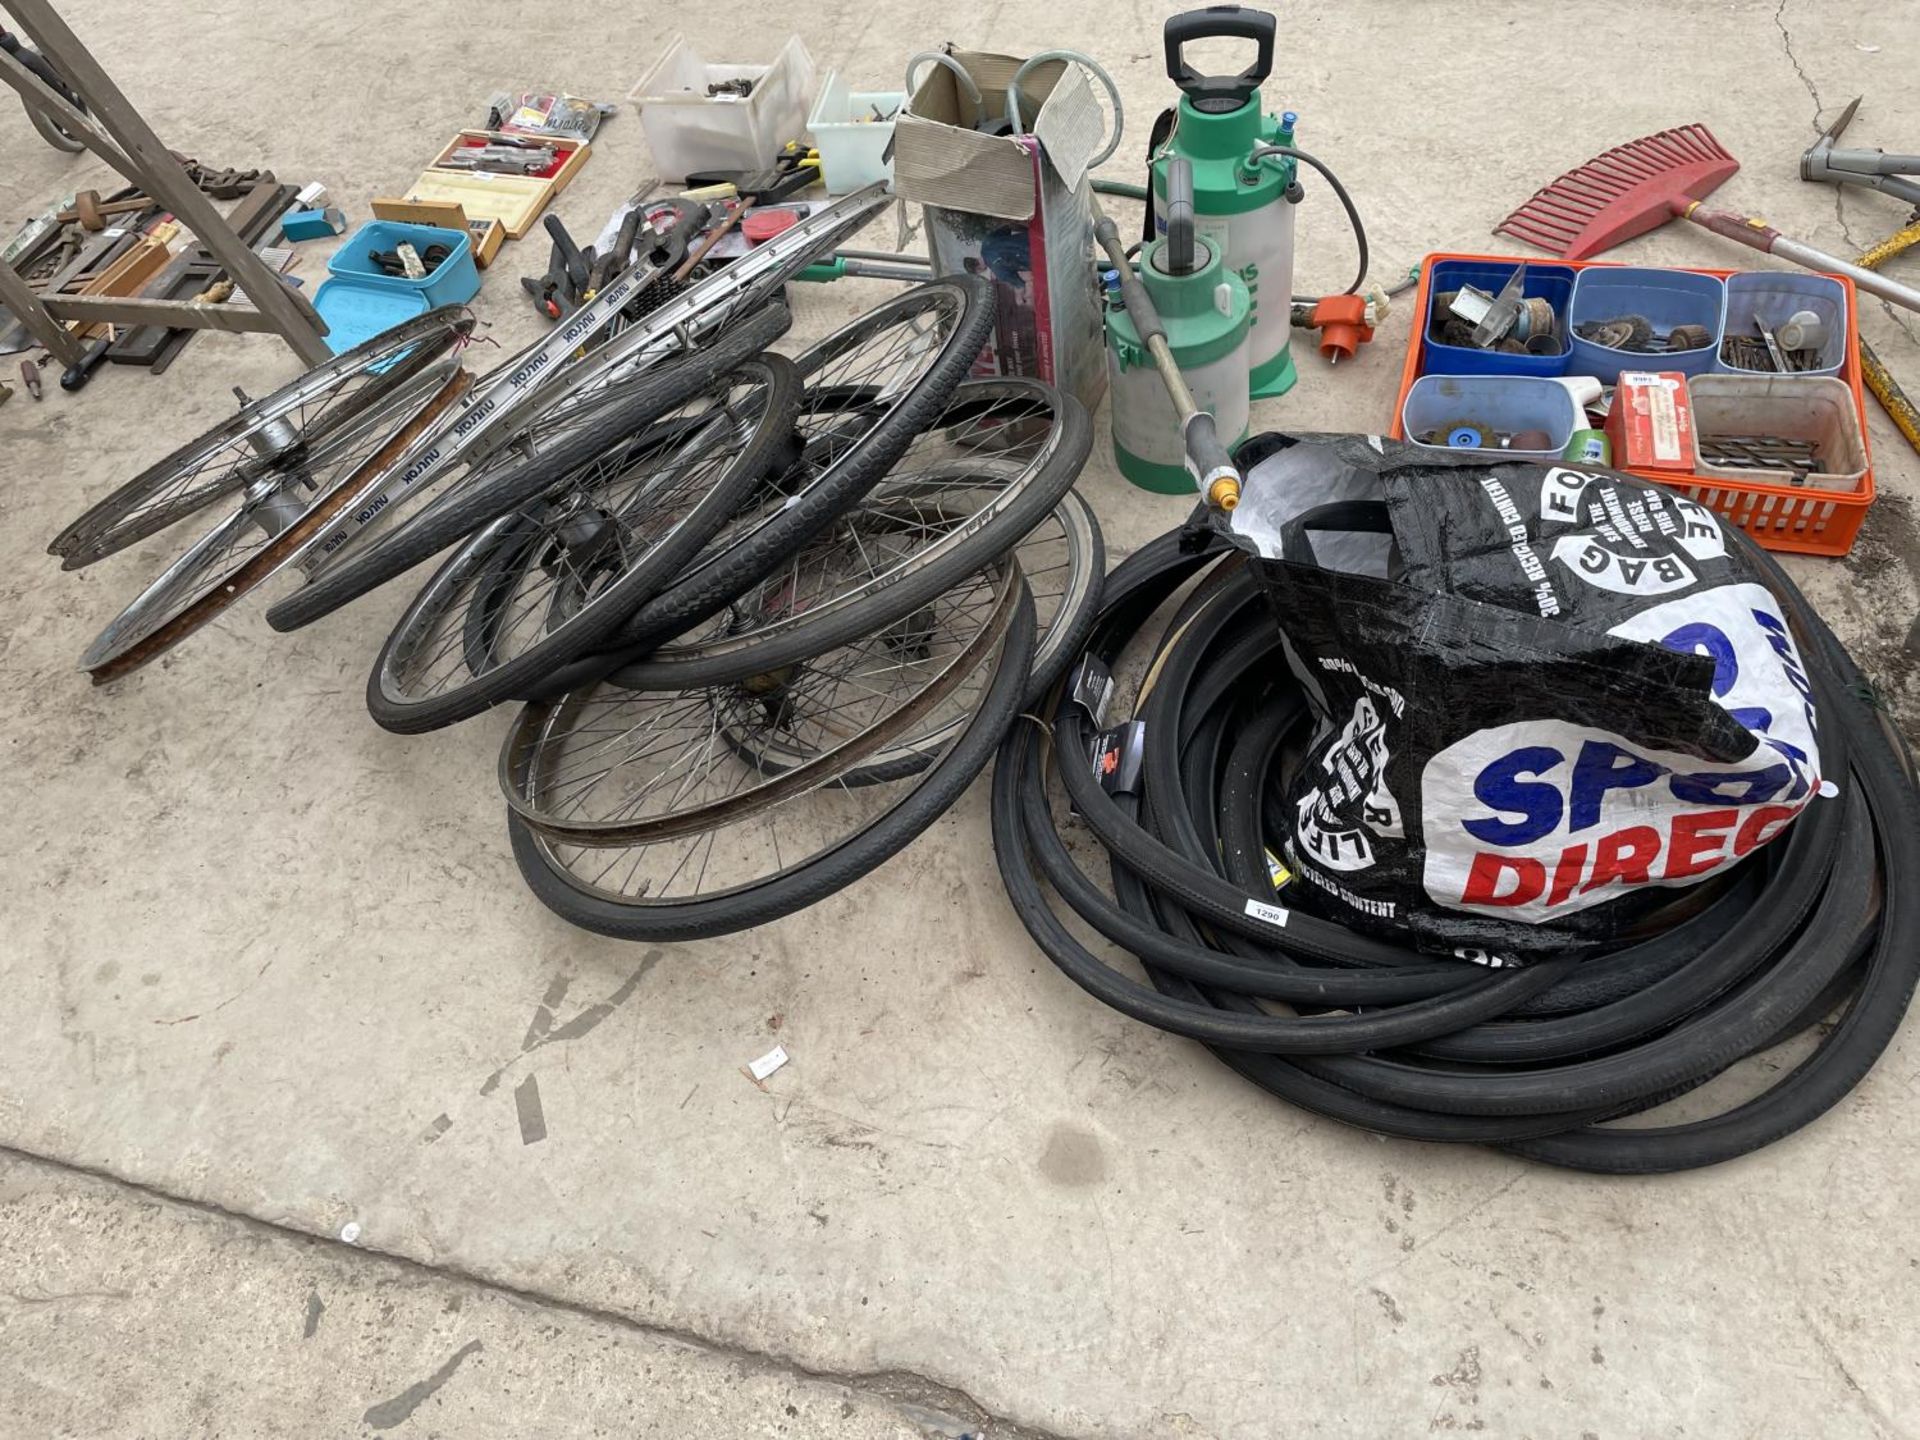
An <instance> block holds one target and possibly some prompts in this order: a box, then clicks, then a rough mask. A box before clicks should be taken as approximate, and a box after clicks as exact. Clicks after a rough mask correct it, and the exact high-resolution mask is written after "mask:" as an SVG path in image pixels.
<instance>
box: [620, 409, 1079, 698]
mask: <svg viewBox="0 0 1920 1440" xmlns="http://www.w3.org/2000/svg"><path fill="white" fill-rule="evenodd" d="M1092 443H1093V427H1092V425H1091V423H1090V422H1089V421H1088V419H1087V413H1086V411H1085V409H1084V408H1082V407H1081V405H1080V404H1079V402H1078V401H1076V400H1074V399H1072V398H1071V397H1070V396H1064V395H1062V394H1060V393H1059V392H1058V391H1056V390H1054V389H1053V387H1051V386H1049V385H1044V384H1041V383H1040V382H1039V381H1037V380H1019V379H1012V380H969V381H966V382H964V383H962V384H961V385H960V387H959V388H958V389H956V390H955V391H954V392H953V397H952V398H951V399H950V400H949V401H948V402H947V406H946V409H945V411H944V412H943V413H942V415H941V417H940V419H939V421H938V422H937V423H936V425H935V426H934V427H933V428H932V429H930V430H927V431H924V432H923V433H921V434H920V435H919V436H917V437H915V438H914V440H913V441H912V442H911V443H910V444H909V445H908V447H907V450H906V453H905V454H903V455H902V456H901V457H900V459H899V460H897V461H896V462H895V463H894V465H893V467H892V468H891V469H890V470H889V471H888V472H887V474H886V476H885V477H884V478H883V479H882V480H881V481H880V482H879V483H878V484H877V485H875V486H874V488H873V489H872V490H870V491H869V492H868V493H867V495H866V496H865V497H864V498H863V499H862V500H860V501H859V502H858V503H857V504H855V505H854V506H853V507H852V508H851V509H849V510H847V511H845V512H844V513H843V514H841V515H840V516H839V517H838V518H836V519H835V520H834V521H833V522H832V523H831V524H830V525H828V527H827V528H826V529H824V530H822V531H821V532H820V533H819V534H818V535H817V536H815V537H814V538H813V539H812V540H811V541H809V542H808V543H807V544H806V545H804V546H802V547H800V548H799V549H797V550H795V551H793V552H791V553H790V554H789V555H788V556H787V557H785V559H784V560H783V561H782V562H781V563H780V564H778V565H777V566H776V567H775V568H774V569H773V570H772V571H771V572H770V573H769V574H768V575H766V576H765V577H764V578H762V579H761V580H759V581H757V582H755V583H754V584H753V585H751V586H749V587H748V588H747V589H746V590H744V591H743V592H741V594H740V595H738V596H737V597H735V598H734V599H733V600H731V601H729V602H728V603H727V605H726V606H725V607H724V608H723V609H721V610H718V611H716V612H715V613H714V614H713V615H712V616H710V617H708V618H707V619H706V620H705V621H703V622H701V623H700V624H698V625H696V626H694V627H693V628H692V629H691V630H689V631H687V632H685V633H683V634H682V635H680V636H678V637H676V638H675V639H673V640H670V641H668V642H667V643H665V644H664V645H662V646H660V647H659V648H658V649H657V650H655V651H654V652H653V653H652V654H651V655H648V656H647V657H646V658H645V659H643V660H640V661H637V662H635V663H634V664H631V665H626V666H623V667H621V669H619V670H617V671H615V672H614V673H613V675H612V676H611V677H610V678H612V679H613V680H614V681H615V682H616V683H618V684H621V685H626V686H630V687H632V688H634V689H642V690H646V689H669V690H677V689H684V688H687V687H689V686H693V685H715V684H723V683H725V682H727V681H731V680H740V679H744V678H745V677H747V676H749V675H752V674H755V673H757V672H760V671H764V670H768V669H772V668H774V667H777V666H780V665H785V664H789V663H791V662H793V661H796V660H804V659H806V658H807V657H808V656H810V655H817V654H819V653H821V652H822V651H825V650H829V649H832V648H833V647H834V646H837V645H842V644H846V643H847V642H848V641H850V640H852V639H854V638H855V637H857V636H860V635H862V634H866V633H868V632H870V631H872V630H875V629H878V628H879V627H881V626H884V625H888V624H891V623H892V622H894V621H895V620H898V619H899V618H901V617H902V616H904V615H908V614H910V613H912V612H913V611H914V610H917V609H919V608H920V607H921V606H923V605H925V604H927V603H928V602H929V601H930V600H932V599H933V598H934V597H936V596H938V595H940V594H941V593H942V592H943V591H945V590H947V589H948V588H949V587H951V586H952V585H954V584H955V583H956V582H958V581H959V580H960V579H962V578H964V577H965V576H967V575H969V574H972V573H973V572H975V571H977V570H979V569H980V568H981V567H982V566H984V565H987V564H990V563H991V562H992V561H993V560H994V559H996V558H997V557H998V556H1000V555H1002V554H1004V553H1006V551H1007V550H1009V549H1010V548H1012V547H1013V546H1014V545H1015V544H1017V543H1019V541H1020V540H1021V539H1022V538H1023V537H1024V536H1025V535H1026V534H1027V532H1028V531H1030V530H1032V529H1033V528H1034V526H1035V525H1036V524H1037V523H1039V522H1040V521H1041V520H1042V519H1043V518H1044V517H1045V516H1047V514H1048V513H1049V512H1050V511H1051V510H1052V509H1053V507H1054V506H1055V505H1056V504H1057V503H1058V502H1059V501H1060V499H1061V497H1062V496H1064V495H1065V494H1066V493H1067V490H1068V488H1069V487H1070V486H1071V485H1072V484H1073V481H1074V479H1075V477H1076V476H1077V475H1078V474H1079V473H1080V467H1081V466H1082V465H1083V464H1085V462H1086V458H1087V453H1088V451H1089V450H1090V449H1091V448H1092Z"/></svg>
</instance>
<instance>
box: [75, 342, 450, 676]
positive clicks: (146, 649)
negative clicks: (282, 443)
mask: <svg viewBox="0 0 1920 1440" xmlns="http://www.w3.org/2000/svg"><path fill="white" fill-rule="evenodd" d="M469 379H470V377H469V376H468V374H467V372H466V371H464V370H462V369H460V368H459V362H458V361H456V360H453V359H447V360H443V361H441V362H440V363H439V364H438V365H436V366H433V367H431V368H429V369H427V370H424V371H421V372H420V373H419V374H417V375H414V376H413V377H412V378H411V380H410V382H409V383H408V384H406V385H404V386H402V387H401V388H400V389H398V390H395V391H393V392H391V393H389V394H387V395H386V396H384V397H383V399H382V401H381V403H380V404H378V405H376V406H373V407H371V408H368V409H365V410H363V411H362V412H361V413H360V414H359V415H358V416H357V417H356V418H355V420H354V421H352V422H350V423H349V424H347V425H345V426H343V427H342V428H341V429H339V430H337V431H335V432H333V434H332V435H331V436H330V437H329V440H328V442H327V443H326V444H324V445H319V446H315V447H313V448H311V449H310V450H309V451H308V452H307V457H306V460H305V461H304V463H300V464H294V465H278V466H275V467H273V468H272V469H270V470H269V471H267V472H266V473H264V474H262V475H259V476H257V477H255V478H254V479H253V480H252V481H251V482H250V483H249V484H248V486H247V488H246V490H245V491H244V492H243V493H242V494H241V495H240V496H239V503H238V504H237V505H236V506H235V507H234V508H233V509H231V510H229V511H228V512H227V514H226V515H225V516H224V517H223V518H222V519H221V520H219V521H218V522H217V523H216V524H214V526H213V527H212V528H211V529H209V530H208V531H207V532H206V533H205V534H203V535H202V536H201V537H200V538H199V539H198V540H196V541H195V542H194V543H193V544H192V545H190V546H188V547H187V549H186V550H185V551H184V552H182V553H181V555H180V556H179V558H178V559H176V560H175V561H174V562H173V563H172V564H171V565H169V566H168V567H167V569H166V570H165V571H164V572H163V573H162V574H161V576H160V578H159V579H157V580H155V581H154V582H153V583H152V584H151V585H149V586H148V587H147V588H146V589H145V590H143V591H142V592H141V593H140V595H139V596H138V597H137V598H136V599H135V600H134V601H133V603H132V604H130V605H128V606H127V608H126V609H124V610H122V611H121V612H120V614H119V615H118V616H117V617H115V618H114V620H112V621H111V622H110V623H109V624H108V625H107V627H106V628H105V629H104V630H102V631H101V632H100V634H99V635H98V636H97V637H95V639H94V641H93V643H92V644H91V645H90V646H88V647H87V651H86V653H85V654H84V655H83V656H82V657H81V660H80V665H81V668H82V669H83V670H86V671H87V672H88V673H89V674H91V675H92V677H93V682H94V684H96V685H102V684H105V683H106V682H108V681H110V680H117V679H119V678H120V677H121V676H123V675H126V674H129V673H131V672H132V671H134V670H137V669H139V668H140V667H141V666H143V665H146V664H148V663H149V662H150V661H152V660H154V659H156V658H157V657H159V656H160V655H162V654H164V653H165V652H166V651H168V650H170V649H172V648H173V647H174V646H175V645H177V644H179V643H180V642H181V641H182V640H184V639H186V637H187V636H189V635H191V634H193V633H194V631H196V630H198V629H200V628H201V627H202V626H203V625H205V624H206V623H207V622H208V621H210V620H212V619H213V618H214V617H215V616H217V615H219V614H220V613H221V612H222V611H224V610H226V609H228V608H229V607H230V606H232V605H233V604H234V602H236V601H237V600H239V599H240V598H241V597H242V596H244V595H247V594H249V593H250V592H252V591H253V590H254V589H256V588H257V587H258V586H259V585H260V584H261V583H263V582H264V581H265V580H266V579H267V578H268V577H269V576H271V575H273V574H274V573H275V572H277V571H278V570H279V569H280V568H281V567H282V566H284V565H285V564H287V563H288V561H289V560H290V559H291V558H292V557H293V556H294V555H295V554H297V553H298V552H299V551H300V549H301V548H302V547H303V546H305V545H306V544H307V543H309V542H310V541H311V540H312V539H313V537H314V536H315V535H317V534H319V533H321V531H323V530H324V529H325V527H326V526H327V525H328V524H329V523H330V522H331V521H332V519H333V517H334V516H336V515H338V514H339V513H340V511H341V510H343V509H345V508H346V507H347V506H348V505H350V504H351V503H352V502H353V500H354V498H355V497H356V496H357V495H359V494H360V493H361V489H362V487H363V485H364V484H366V483H367V482H368V480H369V478H370V477H377V476H378V475H380V474H381V473H382V472H383V471H384V470H385V469H386V467H387V466H389V465H391V464H392V463H393V461H394V460H396V459H397V458H398V457H399V456H400V455H402V454H404V453H405V451H406V448H407V446H409V445H410V444H412V443H413V442H414V441H415V440H416V439H418V438H419V437H420V435H421V434H423V433H425V432H426V431H427V430H429V429H431V428H432V426H433V425H434V424H435V423H436V422H437V421H438V420H439V418H440V417H441V416H442V415H444V414H445V413H446V412H447V411H448V410H450V409H451V408H452V407H453V405H454V404H455V403H456V402H457V401H458V400H459V398H460V393H461V391H462V390H463V389H465V387H466V385H467V384H468V382H469ZM396 427H397V428H396Z"/></svg>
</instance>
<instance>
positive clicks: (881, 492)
mask: <svg viewBox="0 0 1920 1440" xmlns="http://www.w3.org/2000/svg"><path fill="white" fill-rule="evenodd" d="M1050 388H1051V387H1047V386H1042V385H1040V384H1039V383H1038V382H1037V381H1020V380H1013V381H1005V380H993V381H973V380H969V381H965V382H963V383H962V384H961V385H960V386H959V388H957V389H956V390H955V391H954V392H953V398H952V400H951V401H950V402H949V408H951V407H953V406H964V405H967V404H968V403H970V402H971V401H972V400H975V399H988V400H994V399H998V398H1000V397H1003V396H1013V397H1017V398H1018V399H1020V400H1024V401H1028V402H1033V403H1042V402H1044V403H1049V404H1051V405H1052V406H1053V407H1054V419H1053V421H1052V423H1051V433H1050V434H1049V436H1048V439H1047V445H1046V449H1045V452H1044V454H1042V455H1040V456H1037V457H1036V458H1035V460H1034V462H1033V464H1032V467H1031V470H1030V472H1029V473H1027V474H1025V475H1023V476H1022V477H1020V484H1019V488H1018V489H1017V490H1016V491H1015V492H1014V493H1012V494H1011V495H1007V496H1005V497H1004V499H1002V498H1001V497H996V502H997V503H996V508H994V509H993V510H992V511H991V513H989V512H988V511H987V510H986V509H984V508H983V509H982V510H981V511H980V512H978V515H984V516H985V519H984V520H983V521H981V522H980V523H978V524H977V528H976V527H975V525H974V521H975V519H976V518H977V516H976V517H969V518H968V520H967V521H965V522H963V526H962V527H960V528H958V529H957V530H956V532H955V533H954V534H950V535H948V536H945V537H943V539H942V542H941V544H940V545H939V547H938V548H937V549H936V550H935V553H933V554H932V555H930V556H926V557H921V556H914V557H911V558H910V559H908V560H905V561H903V562H902V563H901V564H900V565H898V566H897V567H895V568H894V569H893V570H891V571H888V572H886V573H884V574H881V575H878V576H873V577H870V578H871V584H870V589H869V591H868V593H863V594H858V595H856V596H854V597H853V598H851V599H850V600H848V601H847V602H846V603H839V602H838V601H835V602H834V603H833V604H832V606H831V608H830V609H825V610H821V611H816V612H814V613H812V614H810V615H803V616H800V617H797V618H796V619H794V620H792V621H788V622H784V623H781V624H780V625H778V626H777V627H775V628H774V629H773V630H772V631H771V633H768V634H766V635H763V636H757V637H756V636H754V635H753V634H752V633H751V632H749V633H748V635H747V636H745V637H743V638H736V637H728V638H727V639H726V640H724V641H722V642H721V643H718V644H715V645H713V646H711V647H708V648H707V649H706V651H705V652H704V653H703V652H702V650H701V649H700V648H698V647H689V649H690V651H691V653H688V654H686V655H685V656H677V655H675V654H673V653H671V649H670V647H663V648H662V649H660V650H656V651H654V652H653V653H652V654H651V655H648V656H647V657H645V658H644V659H642V660H638V661H636V662H634V663H633V664H631V665H625V666H622V667H621V668H620V669H618V670H616V671H614V672H612V673H611V674H610V675H609V676H608V677H607V678H608V679H609V680H611V681H612V682H613V683H614V684H616V685H624V686H626V687H628V688H630V689H635V690H649V689H662V690H682V689H687V688H690V687H692V686H695V685H719V684H725V683H728V682H730V681H736V680H743V679H746V678H747V677H748V676H751V675H755V674H758V673H760V672H762V671H765V670H770V669H773V668H776V667H778V666H781V665H788V664H792V663H794V662H796V661H801V660H805V659H807V658H808V657H810V656H813V655H818V654H821V653H822V652H824V651H827V650H831V649H833V648H834V647H835V646H839V645H844V644H847V643H848V642H849V641H852V640H854V639H857V638H858V637H860V636H862V635H867V634H871V633H872V632H873V631H875V630H877V629H879V628H881V627H882V626H885V625H890V624H892V623H893V622H894V621H896V620H898V619H900V617H902V616H903V615H906V614H909V613H910V612H912V611H914V610H917V609H919V608H920V607H921V606H922V605H925V604H926V603H927V602H928V601H930V600H932V599H933V598H934V597H936V596H938V595H940V594H942V593H944V592H945V591H947V590H948V589H950V588H952V587H953V586H954V585H956V584H958V583H959V581H960V580H962V579H963V578H964V577H966V576H968V575H971V574H973V573H974V572H975V571H977V570H979V569H981V568H982V567H983V566H986V565H989V564H991V563H992V562H993V561H994V560H995V559H996V558H997V557H998V556H1000V555H1003V554H1005V553H1006V552H1007V551H1009V550H1011V549H1014V548H1015V547H1017V546H1018V545H1019V544H1020V542H1021V540H1022V539H1023V538H1024V537H1025V536H1026V535H1027V533H1028V532H1029V531H1031V530H1032V529H1033V528H1034V527H1035V526H1036V525H1038V524H1040V523H1041V522H1042V521H1043V520H1045V519H1046V517H1047V515H1048V514H1049V513H1050V512H1051V511H1052V510H1053V509H1054V507H1055V506H1056V505H1058V504H1059V503H1060V501H1061V500H1062V498H1063V497H1064V496H1065V495H1066V493H1067V492H1068V490H1069V489H1071V487H1072V485H1073V482H1074V480H1075V478H1076V477H1077V476H1078V475H1079V473H1080V469H1081V467H1082V466H1083V465H1084V464H1085V463H1086V458H1087V455H1088V453H1089V452H1090V451H1091V450H1092V448H1093V423H1092V421H1090V420H1089V419H1088V418H1087V412H1086V409H1085V408H1084V407H1083V406H1082V405H1080V403H1079V402H1078V401H1076V400H1074V399H1073V398H1072V397H1071V396H1068V395H1063V394H1059V393H1057V392H1055V393H1053V394H1052V395H1051V396H1048V395H1047V394H1046V393H1045V392H1047V391H1048V390H1050ZM935 428H936V429H937V428H938V427H937V426H936V427H935ZM923 433H926V434H931V433H933V432H932V431H928V432H923ZM914 443H918V439H917V438H916V441H915V442H914ZM905 458H906V459H908V460H911V458H912V449H911V447H910V448H909V450H908V452H907V456H906V457H905ZM955 468H963V466H962V465H961V464H960V462H955ZM980 488H983V489H984V488H985V486H984V485H983V486H981V487H980ZM889 489H890V486H889V482H888V479H887V478H882V480H881V481H880V482H879V483H878V484H877V485H876V486H875V487H874V488H873V489H872V490H871V491H869V492H868V493H867V495H866V496H865V497H864V498H863V499H862V500H861V501H859V502H857V504H856V505H855V506H854V507H852V508H850V509H849V510H847V511H844V512H842V514H841V515H840V516H839V517H836V522H835V523H846V522H847V521H849V520H850V519H851V518H852V517H855V516H856V515H858V513H859V512H860V510H861V509H862V508H863V507H868V506H871V507H874V509H875V511H876V513H879V512H885V511H886V510H887V509H888V508H889V496H888V492H889ZM832 534H833V529H832V527H831V526H830V527H828V528H827V529H824V530H823V531H822V532H821V535H820V537H819V538H820V539H823V540H824V539H829V538H831V536H832ZM947 542H951V543H947ZM856 548H857V547H856ZM776 573H777V572H776Z"/></svg>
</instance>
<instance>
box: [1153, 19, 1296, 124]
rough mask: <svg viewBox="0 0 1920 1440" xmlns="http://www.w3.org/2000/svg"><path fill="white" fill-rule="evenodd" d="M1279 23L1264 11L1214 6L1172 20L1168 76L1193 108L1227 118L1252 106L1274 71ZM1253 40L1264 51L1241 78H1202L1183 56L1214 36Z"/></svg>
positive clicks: (1168, 48) (1234, 76)
mask: <svg viewBox="0 0 1920 1440" xmlns="http://www.w3.org/2000/svg"><path fill="white" fill-rule="evenodd" d="M1274 28H1275V27H1274V19H1273V16H1271V15H1269V14H1268V13H1267V12H1266V11H1264V10H1250V9H1248V8H1247V7H1245V6H1244V5H1209V6H1207V8H1206V9H1204V10H1188V11H1186V12H1184V13H1183V14H1179V15H1169V16H1168V17H1167V28H1166V39H1167V78H1168V79H1170V80H1171V81H1173V83H1174V84H1175V85H1178V86H1179V87H1180V89H1181V91H1182V92H1183V93H1184V94H1185V95H1186V97H1187V99H1188V100H1189V101H1190V102H1192V104H1193V108H1194V109H1196V110H1198V111H1200V112H1201V113H1203V114H1213V115H1218V114H1224V113H1225V112H1227V111H1229V110H1237V109H1239V108H1240V107H1241V106H1242V105H1244V104H1246V103H1247V99H1248V97H1250V96H1251V95H1252V94H1253V92H1254V91H1255V90H1257V89H1258V88H1259V86H1260V82H1261V81H1262V80H1264V79H1266V78H1267V76H1268V75H1269V74H1271V73H1272V72H1273V37H1274ZM1220 35H1226V36H1233V37H1236V38H1238V39H1241V40H1251V41H1253V42H1254V43H1255V45H1257V46H1258V47H1259V51H1258V53H1257V54H1256V55H1255V56H1254V60H1253V64H1251V65H1249V66H1248V67H1247V68H1246V69H1244V70H1242V71H1241V72H1240V73H1239V74H1238V75H1202V74H1201V73H1200V72H1199V71H1197V70H1195V69H1193V68H1192V67H1191V66H1189V65H1188V64H1187V63H1186V61H1185V60H1184V59H1183V58H1182V57H1181V53H1180V52H1181V49H1182V47H1183V46H1185V45H1187V44H1189V43H1190V42H1192V41H1195V40H1206V39H1210V38H1212V37H1214V36H1220Z"/></svg>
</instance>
